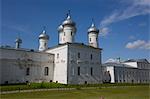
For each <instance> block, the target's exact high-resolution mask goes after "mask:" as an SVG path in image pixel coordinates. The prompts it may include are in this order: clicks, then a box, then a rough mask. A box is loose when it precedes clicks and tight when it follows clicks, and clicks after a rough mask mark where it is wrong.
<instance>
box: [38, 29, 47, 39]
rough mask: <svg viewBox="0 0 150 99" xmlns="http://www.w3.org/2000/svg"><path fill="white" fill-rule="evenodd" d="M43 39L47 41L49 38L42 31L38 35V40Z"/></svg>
mask: <svg viewBox="0 0 150 99" xmlns="http://www.w3.org/2000/svg"><path fill="white" fill-rule="evenodd" d="M41 38H44V39H49V36H48V35H47V34H46V31H45V30H43V32H42V33H41V34H40V35H39V39H41Z"/></svg>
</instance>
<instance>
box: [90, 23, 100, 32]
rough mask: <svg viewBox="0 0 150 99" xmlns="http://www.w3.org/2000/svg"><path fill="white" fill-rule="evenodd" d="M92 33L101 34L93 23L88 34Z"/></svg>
mask: <svg viewBox="0 0 150 99" xmlns="http://www.w3.org/2000/svg"><path fill="white" fill-rule="evenodd" d="M90 32H95V33H99V30H98V29H97V28H96V26H95V24H94V23H92V24H91V27H90V28H89V29H88V33H90Z"/></svg>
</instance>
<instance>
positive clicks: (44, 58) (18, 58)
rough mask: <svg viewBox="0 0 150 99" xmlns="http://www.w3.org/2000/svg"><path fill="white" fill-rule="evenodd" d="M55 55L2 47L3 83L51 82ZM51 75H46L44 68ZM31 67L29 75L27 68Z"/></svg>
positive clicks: (0, 55) (0, 59)
mask: <svg viewBox="0 0 150 99" xmlns="http://www.w3.org/2000/svg"><path fill="white" fill-rule="evenodd" d="M53 57H54V55H52V54H47V53H39V52H31V51H24V50H15V49H0V61H1V64H0V67H1V70H0V71H1V80H0V81H1V82H0V83H1V84H4V83H5V82H6V81H8V83H24V82H26V81H28V82H42V81H45V82H49V81H50V80H53V66H54V64H53V61H54V59H53ZM45 67H48V68H49V75H47V76H45V75H44V68H45ZM27 68H30V72H29V75H26V69H27Z"/></svg>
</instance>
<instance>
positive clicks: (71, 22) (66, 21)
mask: <svg viewBox="0 0 150 99" xmlns="http://www.w3.org/2000/svg"><path fill="white" fill-rule="evenodd" d="M62 25H63V26H65V25H71V26H75V25H76V24H75V22H74V21H73V20H72V19H71V16H70V15H68V16H67V19H66V20H65V21H63V23H62Z"/></svg>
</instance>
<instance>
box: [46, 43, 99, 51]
mask: <svg viewBox="0 0 150 99" xmlns="http://www.w3.org/2000/svg"><path fill="white" fill-rule="evenodd" d="M64 45H78V46H83V47H88V48H92V49H99V50H102V48H95V47H92V46H89V45H85V44H84V43H69V42H67V43H64V44H58V45H56V46H53V47H49V48H48V49H47V50H49V49H54V48H57V47H61V46H64Z"/></svg>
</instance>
